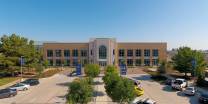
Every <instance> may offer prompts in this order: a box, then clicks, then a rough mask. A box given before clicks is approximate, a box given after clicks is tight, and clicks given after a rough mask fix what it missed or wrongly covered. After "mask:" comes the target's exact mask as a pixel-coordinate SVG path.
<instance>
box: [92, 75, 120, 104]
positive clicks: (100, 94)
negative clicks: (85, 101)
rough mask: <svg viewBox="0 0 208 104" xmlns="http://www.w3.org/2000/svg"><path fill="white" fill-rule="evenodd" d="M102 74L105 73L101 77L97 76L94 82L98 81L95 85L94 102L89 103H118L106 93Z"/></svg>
mask: <svg viewBox="0 0 208 104" xmlns="http://www.w3.org/2000/svg"><path fill="white" fill-rule="evenodd" d="M102 76H103V75H100V76H99V77H96V78H95V79H94V82H95V83H96V84H95V86H94V90H95V92H94V97H93V102H90V103H89V104H116V103H113V102H112V100H111V99H110V98H109V97H108V95H107V94H106V92H105V88H104V82H103V80H102Z"/></svg>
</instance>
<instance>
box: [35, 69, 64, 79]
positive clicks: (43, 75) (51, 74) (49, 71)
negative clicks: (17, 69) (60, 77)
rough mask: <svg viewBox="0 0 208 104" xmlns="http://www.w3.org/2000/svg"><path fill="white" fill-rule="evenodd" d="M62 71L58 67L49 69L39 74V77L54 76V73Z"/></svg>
mask: <svg viewBox="0 0 208 104" xmlns="http://www.w3.org/2000/svg"><path fill="white" fill-rule="evenodd" d="M61 71H62V70H58V69H53V70H48V71H46V72H44V73H42V74H41V75H40V76H39V78H47V77H51V76H53V75H54V74H56V73H59V72H61Z"/></svg>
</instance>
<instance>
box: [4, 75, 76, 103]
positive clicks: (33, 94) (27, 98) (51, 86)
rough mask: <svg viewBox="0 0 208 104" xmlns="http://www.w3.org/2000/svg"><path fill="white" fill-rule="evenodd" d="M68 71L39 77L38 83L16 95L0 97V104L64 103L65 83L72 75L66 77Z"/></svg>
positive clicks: (70, 79) (66, 83)
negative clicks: (47, 76)
mask: <svg viewBox="0 0 208 104" xmlns="http://www.w3.org/2000/svg"><path fill="white" fill-rule="evenodd" d="M67 74H68V72H63V73H60V74H56V75H54V76H52V77H49V78H43V79H40V84H39V85H37V86H32V87H31V88H30V89H29V90H27V91H19V92H18V95H16V96H14V97H11V98H5V99H0V104H54V103H55V104H64V103H65V102H66V100H65V95H66V93H67V90H68V87H67V85H68V84H69V82H71V81H72V80H73V79H74V77H68V76H67Z"/></svg>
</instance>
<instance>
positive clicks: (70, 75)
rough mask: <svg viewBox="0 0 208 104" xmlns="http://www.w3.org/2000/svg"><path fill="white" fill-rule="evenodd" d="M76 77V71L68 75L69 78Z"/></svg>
mask: <svg viewBox="0 0 208 104" xmlns="http://www.w3.org/2000/svg"><path fill="white" fill-rule="evenodd" d="M76 75H77V73H76V71H72V72H71V73H70V74H69V77H72V76H76Z"/></svg>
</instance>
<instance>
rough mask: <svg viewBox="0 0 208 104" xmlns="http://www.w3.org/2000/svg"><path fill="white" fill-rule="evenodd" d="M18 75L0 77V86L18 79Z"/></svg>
mask: <svg viewBox="0 0 208 104" xmlns="http://www.w3.org/2000/svg"><path fill="white" fill-rule="evenodd" d="M18 79H19V77H4V78H0V86H2V85H5V84H8V83H11V82H13V81H15V80H18Z"/></svg>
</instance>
